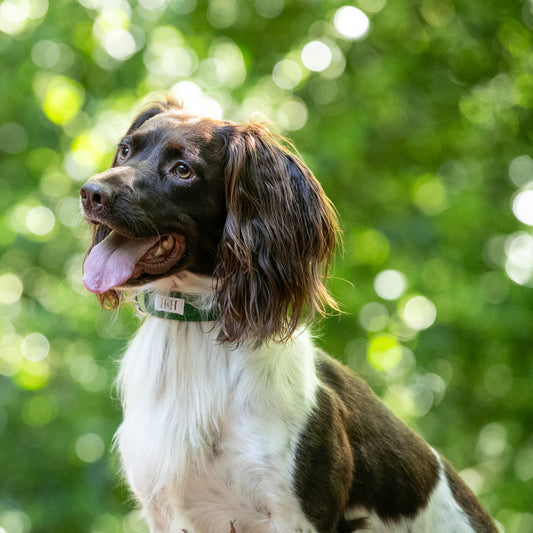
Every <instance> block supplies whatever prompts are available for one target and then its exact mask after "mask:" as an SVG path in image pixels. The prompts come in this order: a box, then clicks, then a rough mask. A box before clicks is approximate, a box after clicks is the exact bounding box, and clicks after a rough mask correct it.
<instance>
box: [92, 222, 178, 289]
mask: <svg viewBox="0 0 533 533" xmlns="http://www.w3.org/2000/svg"><path fill="white" fill-rule="evenodd" d="M184 252H185V237H184V236H183V235H180V234H175V233H169V234H165V235H157V236H151V237H133V236H131V235H130V234H128V233H126V232H124V231H120V230H118V229H114V228H111V227H108V226H103V225H102V224H99V225H98V226H97V228H96V229H95V242H94V245H93V247H92V248H91V249H90V251H89V254H88V256H87V258H86V260H85V264H84V273H83V283H84V285H85V287H86V288H87V289H88V290H89V291H91V292H94V293H97V294H102V293H105V292H107V291H110V290H116V289H125V288H128V287H138V286H141V285H144V284H146V283H150V282H152V281H154V280H156V279H159V278H162V277H166V276H167V275H170V274H171V273H173V272H175V271H176V270H177V269H179V263H180V260H181V259H182V256H183V254H184Z"/></svg>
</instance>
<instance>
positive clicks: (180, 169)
mask: <svg viewBox="0 0 533 533" xmlns="http://www.w3.org/2000/svg"><path fill="white" fill-rule="evenodd" d="M173 172H174V174H176V176H178V178H181V179H182V180H186V179H189V178H191V177H192V175H193V173H192V170H191V169H190V168H189V167H188V166H187V165H186V164H185V163H178V164H177V165H176V166H175V167H174V169H173Z"/></svg>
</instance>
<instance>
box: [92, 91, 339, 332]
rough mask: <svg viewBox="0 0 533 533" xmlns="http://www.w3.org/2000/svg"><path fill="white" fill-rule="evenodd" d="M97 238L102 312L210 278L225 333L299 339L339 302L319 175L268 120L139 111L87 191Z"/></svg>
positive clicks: (168, 107) (332, 228) (330, 225)
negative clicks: (127, 294)
mask: <svg viewBox="0 0 533 533" xmlns="http://www.w3.org/2000/svg"><path fill="white" fill-rule="evenodd" d="M81 200H82V205H83V211H84V215H85V217H86V219H87V220H88V221H89V222H90V223H91V224H92V225H93V229H94V232H93V237H94V242H93V245H92V246H91V249H90V250H89V254H88V256H87V259H86V261H85V264H84V283H85V286H86V287H87V288H88V289H89V290H90V291H92V292H95V293H97V294H98V296H99V298H100V301H101V303H102V305H104V306H105V307H110V308H113V307H116V306H117V305H118V303H119V298H118V292H117V291H120V290H122V289H125V288H128V287H139V286H143V285H146V284H148V283H151V282H153V281H156V280H158V279H160V278H164V277H168V276H172V275H174V274H177V273H179V272H181V271H188V272H192V273H194V274H200V275H205V276H210V277H212V279H213V282H214V283H213V286H214V289H215V300H216V303H217V304H218V307H219V308H220V315H221V331H222V333H221V338H222V339H224V340H232V341H237V342H238V341H239V340H240V339H241V338H243V337H248V338H249V337H254V338H255V339H256V340H259V341H263V340H266V339H267V338H278V339H286V338H289V337H290V335H291V334H292V332H293V331H294V329H295V328H296V326H297V324H298V321H299V319H300V316H301V315H302V313H303V312H304V310H305V312H306V313H307V314H308V315H309V316H312V315H313V314H314V313H315V312H317V311H318V312H319V313H322V312H323V310H324V306H325V305H326V304H327V305H333V306H334V302H333V301H332V300H331V298H330V297H329V295H328V293H327V291H326V289H325V287H324V285H323V281H324V278H325V274H326V272H327V267H328V263H329V260H330V259H331V255H332V253H333V249H334V245H335V240H336V235H337V232H338V226H337V220H336V216H335V212H334V209H333V207H332V206H331V204H330V202H329V200H328V199H327V198H326V196H325V194H324V192H323V190H322V187H321V186H320V184H319V183H318V181H317V180H316V179H315V177H314V176H313V174H312V173H311V171H310V170H309V169H308V168H307V167H306V166H305V165H304V164H303V163H302V161H301V160H300V159H298V158H297V157H296V156H295V155H293V154H292V153H290V152H289V151H288V150H287V149H285V148H284V147H283V146H282V145H281V144H280V143H279V142H278V141H276V140H275V139H274V137H273V136H272V134H271V133H270V132H269V131H268V129H267V128H266V127H265V126H263V125H261V124H258V123H253V122H252V123H250V124H236V123H233V122H226V121H216V120H211V119H206V118H200V117H195V116H191V115H188V114H187V113H186V112H184V111H183V110H182V109H181V108H180V107H179V106H178V105H177V104H176V103H175V102H174V101H172V100H167V101H166V102H162V103H157V104H154V106H153V107H151V108H150V109H148V110H147V111H145V112H144V113H141V114H140V115H139V116H138V117H137V118H136V119H135V120H134V121H133V123H132V125H131V126H130V128H129V130H128V132H127V134H126V136H125V137H124V138H123V139H122V140H121V141H120V143H119V146H118V149H117V152H116V155H115V159H114V161H113V165H112V167H111V168H110V169H109V170H106V171H105V172H103V173H101V174H98V175H96V176H94V177H93V178H91V179H90V180H89V181H88V182H87V183H86V184H85V185H84V186H83V187H82V189H81Z"/></svg>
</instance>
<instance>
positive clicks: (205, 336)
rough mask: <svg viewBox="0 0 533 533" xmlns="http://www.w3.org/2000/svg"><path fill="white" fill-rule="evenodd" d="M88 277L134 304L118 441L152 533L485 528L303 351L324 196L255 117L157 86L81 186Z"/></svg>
mask: <svg viewBox="0 0 533 533" xmlns="http://www.w3.org/2000/svg"><path fill="white" fill-rule="evenodd" d="M80 194H81V203H82V208H83V212H84V216H85V218H86V219H87V220H88V222H89V223H90V224H91V225H92V228H93V243H92V246H91V248H90V250H89V253H88V255H87V257H86V259H85V263H84V273H83V281H84V284H85V286H86V287H87V289H88V290H89V291H92V292H94V293H96V294H97V295H98V297H99V299H100V302H101V303H102V305H103V307H105V308H111V309H112V308H116V307H117V306H118V305H119V303H120V300H121V299H122V298H121V297H122V295H123V294H124V291H126V290H129V291H130V292H133V293H134V294H136V300H137V305H138V307H139V309H140V311H141V312H142V313H144V314H146V315H147V317H146V319H145V320H144V322H143V324H142V325H141V327H140V329H139V331H138V332H137V334H136V335H135V337H134V338H133V340H132V342H131V343H130V345H129V347H128V349H127V351H126V353H125V355H124V357H123V360H122V362H121V367H120V371H119V377H118V384H119V389H120V392H121V400H122V405H123V411H124V418H123V422H122V424H121V425H120V427H119V429H118V431H117V435H116V443H117V447H118V450H119V452H120V455H121V460H122V465H123V471H124V475H125V477H126V478H127V481H128V483H129V485H130V487H131V489H132V491H133V493H134V495H135V497H136V499H137V500H138V501H139V502H140V504H141V506H142V511H143V515H144V517H145V519H146V521H147V522H148V524H149V527H150V531H151V532H152V533H177V532H184V531H185V532H187V533H229V532H230V531H231V532H236V533H296V532H301V533H333V532H336V533H341V532H342V533H347V532H352V531H357V530H366V531H373V532H390V533H400V532H411V533H444V532H450V533H452V532H453V533H462V532H464V533H467V532H477V533H481V532H483V533H487V532H495V531H497V530H496V528H495V526H494V524H493V522H492V520H491V518H490V517H489V515H488V514H487V513H486V511H485V510H484V509H483V508H482V507H481V505H480V504H479V503H478V501H477V500H476V498H475V496H474V495H473V493H472V492H471V491H470V490H469V489H468V487H467V486H466V485H465V484H464V483H463V481H461V479H460V478H459V476H458V475H457V474H456V473H455V472H454V470H453V468H452V467H451V466H450V464H449V463H448V462H447V461H446V460H445V459H444V458H442V457H441V456H439V454H437V453H436V452H435V451H434V450H433V449H432V448H431V447H430V446H429V445H428V444H427V443H426V442H425V441H424V440H423V439H422V438H421V437H419V436H418V435H417V434H416V433H414V432H413V431H411V430H410V429H408V428H407V427H406V426H405V425H404V424H403V423H401V422H400V421H399V420H398V419H397V418H396V417H395V416H394V415H393V414H392V413H391V412H390V411H389V410H387V408H386V407H384V406H383V404H382V403H381V402H380V400H378V398H377V397H376V396H375V395H374V394H373V392H372V391H371V390H370V388H369V387H368V385H367V384H366V383H365V382H363V381H362V380H361V379H360V378H359V377H357V376H356V375H355V374H354V373H352V372H351V371H350V370H348V369H347V368H345V367H343V366H342V365H341V364H340V363H338V362H336V361H335V360H334V359H333V358H331V357H330V356H328V355H327V354H325V353H323V352H322V351H321V350H320V349H318V348H317V347H316V346H315V345H314V344H313V340H312V336H311V334H310V333H309V328H308V326H309V324H310V322H311V320H312V319H313V317H314V316H317V315H318V316H322V315H324V314H325V313H326V312H327V309H328V308H331V307H333V308H335V302H334V300H333V298H332V297H331V296H330V295H329V293H328V291H327V289H326V287H325V278H326V275H327V269H328V265H329V262H330V260H331V258H332V254H333V252H334V248H335V245H336V242H337V240H338V235H339V230H338V222H337V217H336V212H335V210H334V208H333V206H332V204H331V202H330V201H329V200H328V198H327V197H326V196H325V194H324V191H323V189H322V187H321V186H320V185H319V183H318V181H317V180H316V178H315V177H314V176H313V174H312V173H311V171H310V170H309V169H308V168H307V167H306V166H305V164H304V163H303V162H302V161H301V159H300V157H299V156H297V155H296V153H295V150H294V149H292V147H287V144H286V143H284V142H282V141H281V140H280V139H278V138H277V137H276V136H274V135H273V134H272V133H270V131H269V129H268V128H267V127H266V126H265V125H264V124H262V123H259V122H253V121H252V122H250V123H248V124H238V123H233V122H229V121H219V120H212V119H208V118H202V117H199V116H194V115H191V114H189V113H187V111H186V110H184V109H183V108H182V107H181V106H180V105H179V104H178V103H177V102H176V101H174V100H173V99H172V98H171V97H166V98H164V99H162V100H161V99H160V100H154V101H153V102H151V104H150V105H148V106H147V107H146V108H145V109H144V110H143V111H142V112H141V113H140V114H139V115H138V116H137V117H136V118H135V119H134V120H133V123H132V124H131V126H130V127H129V130H128V131H127V133H126V135H125V137H124V138H123V139H122V140H121V141H120V144H119V145H118V149H117V151H116V155H115V158H114V161H113V164H112V166H111V168H109V169H108V170H106V171H105V172H102V173H101V174H97V175H96V176H94V177H93V178H91V179H90V180H89V181H88V182H87V183H86V184H85V185H84V186H83V187H82V188H81V192H80Z"/></svg>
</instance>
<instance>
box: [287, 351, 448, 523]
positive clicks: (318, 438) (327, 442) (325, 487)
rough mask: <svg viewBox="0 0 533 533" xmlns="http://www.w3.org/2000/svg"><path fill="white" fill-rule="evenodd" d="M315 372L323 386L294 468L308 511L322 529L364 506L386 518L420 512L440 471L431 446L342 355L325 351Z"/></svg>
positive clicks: (296, 486)
mask: <svg viewBox="0 0 533 533" xmlns="http://www.w3.org/2000/svg"><path fill="white" fill-rule="evenodd" d="M317 373H318V375H319V378H320V379H321V381H322V387H321V388H320V389H319V391H318V397H317V402H318V405H317V409H316V410H315V412H314V413H313V414H312V415H311V417H310V420H309V422H308V426H307V428H306V430H305V431H304V433H303V434H302V436H301V439H300V446H299V450H298V456H297V463H296V464H297V471H296V472H295V489H296V493H297V495H298V497H299V499H300V502H301V505H302V509H303V511H304V513H305V514H306V516H307V517H308V519H309V520H310V521H311V522H312V523H313V524H314V525H315V527H316V528H317V529H318V530H319V531H321V532H340V531H345V530H346V528H347V526H348V524H347V523H346V522H345V521H344V520H343V516H344V512H345V511H346V510H347V509H351V508H355V507H358V506H361V507H363V508H366V509H368V510H372V511H374V512H375V513H376V514H377V515H378V516H379V517H380V518H381V519H382V520H384V521H386V520H391V521H394V520H395V519H398V518H400V517H409V516H413V515H415V514H416V513H417V512H419V511H420V510H421V509H422V508H423V507H424V506H425V505H426V504H427V502H428V499H429V497H430V495H431V493H432V491H433V489H434V487H435V485H436V483H437V480H438V476H439V465H438V462H437V458H436V457H435V455H434V454H433V452H432V450H431V448H430V447H429V446H428V445H427V444H426V443H425V441H424V440H423V439H422V438H421V437H419V436H418V435H417V434H416V433H414V432H413V431H411V430H410V429H408V428H407V427H406V426H405V425H404V424H403V423H402V422H400V421H399V420H398V419H397V418H396V417H395V416H394V415H393V414H392V413H391V412H390V411H389V410H388V409H387V408H386V407H385V406H384V405H383V404H382V403H381V401H380V400H379V399H378V398H377V397H376V396H375V394H374V393H373V392H372V390H371V389H370V387H369V386H368V385H367V384H366V383H365V382H364V381H363V380H361V379H360V378H358V377H357V376H356V375H355V374H354V373H352V372H350V371H349V370H348V369H346V368H345V367H343V366H342V365H341V364H340V363H338V362H337V361H335V360H333V359H332V358H330V357H329V356H327V355H325V354H320V355H319V358H318V361H317ZM354 526H355V527H364V520H361V521H360V522H359V523H357V524H354ZM352 531H353V530H352Z"/></svg>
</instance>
